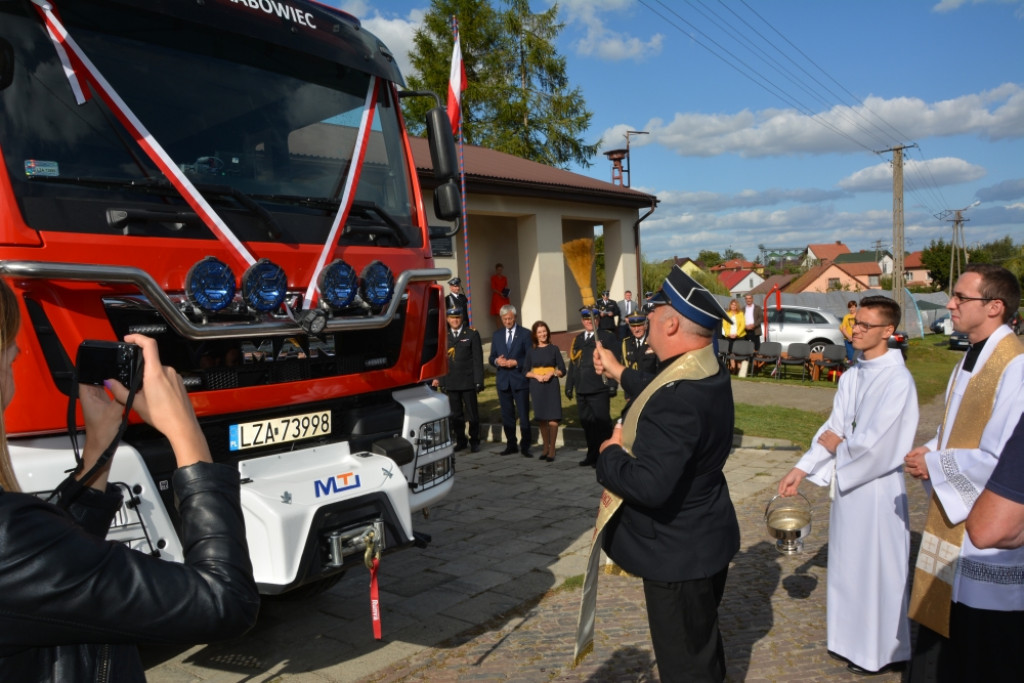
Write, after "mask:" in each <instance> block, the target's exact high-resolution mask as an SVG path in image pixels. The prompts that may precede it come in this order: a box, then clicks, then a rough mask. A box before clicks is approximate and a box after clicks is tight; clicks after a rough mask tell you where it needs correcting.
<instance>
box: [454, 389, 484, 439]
mask: <svg viewBox="0 0 1024 683" xmlns="http://www.w3.org/2000/svg"><path fill="white" fill-rule="evenodd" d="M448 407H449V409H451V411H452V434H453V436H454V437H455V445H456V446H465V445H466V423H469V444H470V445H471V446H475V445H477V444H478V443H480V407H479V404H478V403H477V400H476V391H475V390H473V389H462V390H458V389H454V390H453V389H449V390H448Z"/></svg>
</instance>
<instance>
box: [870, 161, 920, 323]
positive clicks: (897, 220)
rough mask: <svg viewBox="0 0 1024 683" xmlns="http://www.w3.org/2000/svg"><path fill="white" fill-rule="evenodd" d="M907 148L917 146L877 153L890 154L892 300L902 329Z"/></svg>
mask: <svg viewBox="0 0 1024 683" xmlns="http://www.w3.org/2000/svg"><path fill="white" fill-rule="evenodd" d="M909 147H917V144H913V145H896V146H895V147H890V148H889V149H886V150H882V151H881V152H878V153H879V154H884V153H885V152H892V251H893V254H892V260H893V266H892V298H893V299H894V300H895V301H896V303H897V304H899V307H900V312H901V313H902V315H903V318H902V319H901V320H900V325H901V326H903V327H904V329H906V326H905V325H904V321H905V320H906V317H907V311H906V306H905V305H904V303H905V297H904V296H903V289H904V288H903V258H904V251H903V150H905V149H908V148H909Z"/></svg>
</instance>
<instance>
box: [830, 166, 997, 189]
mask: <svg viewBox="0 0 1024 683" xmlns="http://www.w3.org/2000/svg"><path fill="white" fill-rule="evenodd" d="M903 175H904V178H907V177H914V178H921V179H922V181H921V182H920V183H918V184H919V185H922V186H925V187H929V186H938V187H942V186H944V185H957V184H959V183H966V182H971V181H972V180H978V179H979V178H983V177H985V169H984V168H982V167H981V166H977V165H975V164H971V163H968V162H966V161H964V160H963V159H955V158H953V157H942V158H940V159H929V160H926V161H916V160H914V159H910V160H908V161H906V162H904V164H903ZM839 187H841V188H843V189H844V190H848V191H850V192H883V191H891V190H892V164H891V163H888V162H885V163H881V164H876V165H874V166H870V167H868V168H864V169H861V170H859V171H857V172H856V173H854V174H852V175H849V176H847V177H845V178H843V179H842V180H840V181H839Z"/></svg>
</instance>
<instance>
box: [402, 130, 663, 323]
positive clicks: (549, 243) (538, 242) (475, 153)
mask: <svg viewBox="0 0 1024 683" xmlns="http://www.w3.org/2000/svg"><path fill="white" fill-rule="evenodd" d="M410 143H411V146H412V152H413V157H414V158H415V160H416V168H417V170H418V171H419V176H420V182H421V184H422V186H423V188H424V197H423V203H424V206H425V207H426V209H427V213H428V214H429V215H430V216H431V217H432V220H431V221H430V222H431V224H432V225H437V226H440V227H442V228H451V227H454V224H449V223H446V222H444V221H440V220H438V219H436V218H434V217H433V216H434V214H433V195H432V189H433V188H434V187H435V186H436V183H435V182H434V178H433V172H432V168H431V161H430V153H429V149H428V147H427V142H426V140H425V139H422V138H411V139H410ZM464 164H465V169H466V199H465V201H466V209H467V215H468V220H467V225H468V235H469V240H468V241H469V251H468V256H469V272H468V273H467V272H466V270H465V265H466V258H465V256H466V250H465V243H464V236H463V231H462V230H461V229H460V230H459V232H458V233H457V234H456V235H455V236H453V237H451V238H435V239H433V240H432V242H434V247H435V263H436V265H437V266H438V267H441V268H448V269H449V270H451V271H452V273H455V274H457V275H458V276H459V277H461V278H462V280H463V286H464V287H465V286H466V285H467V284H468V289H469V292H468V294H469V296H470V297H471V301H470V303H471V307H472V310H471V313H470V315H471V317H472V319H473V326H474V327H475V328H476V329H477V330H479V331H480V333H481V335H484V336H485V339H486V337H487V336H488V335H490V334H491V333H492V332H493V331H494V329H495V321H494V318H493V316H491V315H490V303H491V290H490V278H491V275H492V274H493V273H494V266H495V264H496V263H502V264H503V265H504V274H505V276H506V277H507V278H508V284H509V289H510V290H511V292H510V295H509V298H510V299H511V302H512V303H513V304H514V305H515V306H516V307H517V308H518V309H519V312H520V314H519V322H520V323H521V324H522V325H524V326H525V327H529V326H530V325H531V324H532V323H533V322H534V321H535V320H544V321H545V322H547V323H548V325H549V326H550V327H551V330H552V331H553V332H555V331H565V330H568V329H575V328H577V327H578V326H579V316H578V310H579V307H580V306H581V305H582V299H581V297H580V291H579V288H578V286H577V284H576V281H575V280H574V279H573V276H572V272H571V271H570V270H569V266H568V264H567V263H566V260H565V257H564V255H563V253H562V244H564V243H566V242H569V241H571V240H574V239H578V238H581V237H590V238H592V237H594V235H595V233H596V232H597V231H600V232H601V233H603V234H604V263H605V278H606V281H607V287H608V289H609V290H611V298H612V299H614V300H619V299H621V298H622V294H623V292H625V291H626V290H627V289H629V290H632V291H633V292H640V291H643V287H642V285H641V282H640V225H641V221H643V220H644V219H645V218H646V217H647V216H649V215H650V213H651V212H652V211H653V210H654V208H655V206H656V205H657V202H658V200H657V197H655V196H653V195H649V194H646V193H643V192H639V191H637V190H632V189H630V188H627V187H622V186H621V185H613V184H612V183H609V182H604V181H601V180H596V179H594V178H589V177H587V176H582V175H579V174H576V173H571V172H569V171H565V170H562V169H557V168H552V167H550V166H545V165H544V164H539V163H536V162H533V161H527V160H525V159H520V158H518V157H515V156H512V155H509V154H504V153H502V152H496V151H494V150H490V149H485V148H483V147H474V146H466V147H465V150H464ZM446 239H450V244H446ZM592 277H593V276H592ZM591 287H592V288H594V284H593V282H592V284H591ZM595 296H599V292H596V291H595Z"/></svg>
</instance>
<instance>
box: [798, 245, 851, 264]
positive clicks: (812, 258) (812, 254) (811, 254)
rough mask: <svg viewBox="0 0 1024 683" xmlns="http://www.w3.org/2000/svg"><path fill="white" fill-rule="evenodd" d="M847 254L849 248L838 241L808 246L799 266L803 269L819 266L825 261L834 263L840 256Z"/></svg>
mask: <svg viewBox="0 0 1024 683" xmlns="http://www.w3.org/2000/svg"><path fill="white" fill-rule="evenodd" d="M849 253H850V248H849V247H847V246H846V245H845V244H843V243H842V242H840V241H839V240H836V241H835V242H829V243H827V244H808V245H807V251H806V252H805V253H804V260H803V261H801V263H800V265H801V267H803V268H810V267H811V266H817V265H820V264H822V263H824V262H825V261H835V260H836V257H837V256H839V255H840V254H849Z"/></svg>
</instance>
